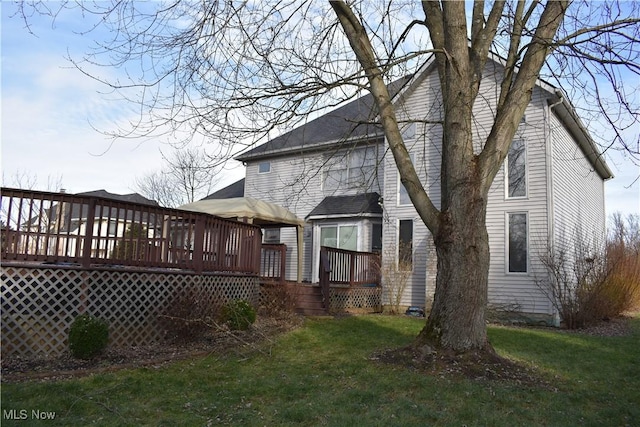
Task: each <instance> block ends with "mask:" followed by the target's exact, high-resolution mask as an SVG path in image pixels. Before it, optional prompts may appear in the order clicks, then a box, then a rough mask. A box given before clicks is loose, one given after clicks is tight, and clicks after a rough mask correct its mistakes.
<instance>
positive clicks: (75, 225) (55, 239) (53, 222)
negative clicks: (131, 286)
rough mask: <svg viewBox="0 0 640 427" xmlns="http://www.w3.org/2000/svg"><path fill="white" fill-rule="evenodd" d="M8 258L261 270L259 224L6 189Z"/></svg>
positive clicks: (3, 217) (1, 205) (0, 206)
mask: <svg viewBox="0 0 640 427" xmlns="http://www.w3.org/2000/svg"><path fill="white" fill-rule="evenodd" d="M1 191H2V194H1V196H2V198H1V202H0V221H1V225H2V230H1V236H2V248H1V252H0V253H1V255H2V259H3V260H4V261H39V262H48V263H77V264H80V265H82V266H84V267H89V266H92V265H117V266H135V267H156V268H179V269H187V270H193V271H195V272H198V273H201V272H205V271H219V272H234V273H247V274H255V275H257V274H259V272H260V255H261V249H260V246H261V243H260V242H261V232H260V228H259V227H257V226H254V225H251V224H246V223H242V222H237V221H232V220H227V219H223V218H219V217H216V216H213V215H208V214H204V213H196V212H189V211H182V210H178V209H168V208H161V207H158V206H151V205H143V204H137V203H132V202H125V201H116V200H112V199H106V198H100V197H91V196H82V195H72V194H66V193H49V192H42V191H31V190H18V189H12V188H2V189H1Z"/></svg>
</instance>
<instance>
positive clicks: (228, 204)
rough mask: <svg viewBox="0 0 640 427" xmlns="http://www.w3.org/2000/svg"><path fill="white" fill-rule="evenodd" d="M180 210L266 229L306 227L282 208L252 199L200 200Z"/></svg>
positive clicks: (300, 220)
mask: <svg viewBox="0 0 640 427" xmlns="http://www.w3.org/2000/svg"><path fill="white" fill-rule="evenodd" d="M178 209H182V210H186V211H192V212H203V213H208V214H211V215H217V216H219V217H222V218H240V219H243V218H246V219H247V220H248V222H250V223H253V224H256V225H260V226H265V227H268V226H298V227H302V226H304V220H302V219H300V218H298V217H297V216H296V215H295V214H294V213H293V212H291V211H289V210H287V209H285V208H283V207H282V206H278V205H275V204H273V203H268V202H264V201H262V200H256V199H254V198H251V197H237V198H233V199H210V200H200V201H197V202H193V203H187V204H186V205H182V206H179V207H178Z"/></svg>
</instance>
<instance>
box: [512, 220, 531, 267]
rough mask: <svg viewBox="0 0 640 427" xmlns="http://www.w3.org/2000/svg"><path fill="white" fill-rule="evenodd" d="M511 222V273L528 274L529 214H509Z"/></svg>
mask: <svg viewBox="0 0 640 427" xmlns="http://www.w3.org/2000/svg"><path fill="white" fill-rule="evenodd" d="M507 216H508V222H509V230H508V233H509V236H508V251H509V273H526V272H527V259H528V256H527V252H528V251H527V243H528V242H527V214H526V213H510V214H507Z"/></svg>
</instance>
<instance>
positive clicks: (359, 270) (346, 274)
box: [320, 246, 380, 286]
mask: <svg viewBox="0 0 640 427" xmlns="http://www.w3.org/2000/svg"><path fill="white" fill-rule="evenodd" d="M320 252H321V253H324V254H325V255H324V256H325V257H326V261H327V262H328V263H329V270H330V271H329V275H328V280H329V283H331V284H338V285H350V286H362V285H374V284H375V285H377V284H380V255H378V254H376V253H372V252H356V251H347V250H344V249H336V248H329V247H326V246H323V247H322V248H321V249H320ZM321 258H322V256H321ZM325 268H326V265H325ZM321 269H322V266H321Z"/></svg>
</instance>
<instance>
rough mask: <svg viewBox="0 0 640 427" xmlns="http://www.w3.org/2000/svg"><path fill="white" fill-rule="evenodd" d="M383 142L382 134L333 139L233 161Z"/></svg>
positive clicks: (270, 151) (238, 158)
mask: <svg viewBox="0 0 640 427" xmlns="http://www.w3.org/2000/svg"><path fill="white" fill-rule="evenodd" d="M383 141H384V134H369V135H363V136H358V137H354V138H350V139H345V138H341V139H334V140H331V141H324V142H319V143H317V144H313V145H307V146H297V147H291V148H282V149H277V150H269V151H264V152H262V153H256V154H250V155H245V154H240V155H239V156H236V157H234V158H233V159H234V160H237V161H239V162H243V163H245V162H247V161H254V160H261V159H266V158H273V157H281V156H284V155H287V154H291V153H295V154H301V153H308V152H313V151H322V150H323V149H324V148H327V147H332V146H335V145H336V144H345V145H351V144H358V143H361V142H366V143H370V144H378V143H380V142H383ZM256 148H257V147H256Z"/></svg>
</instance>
